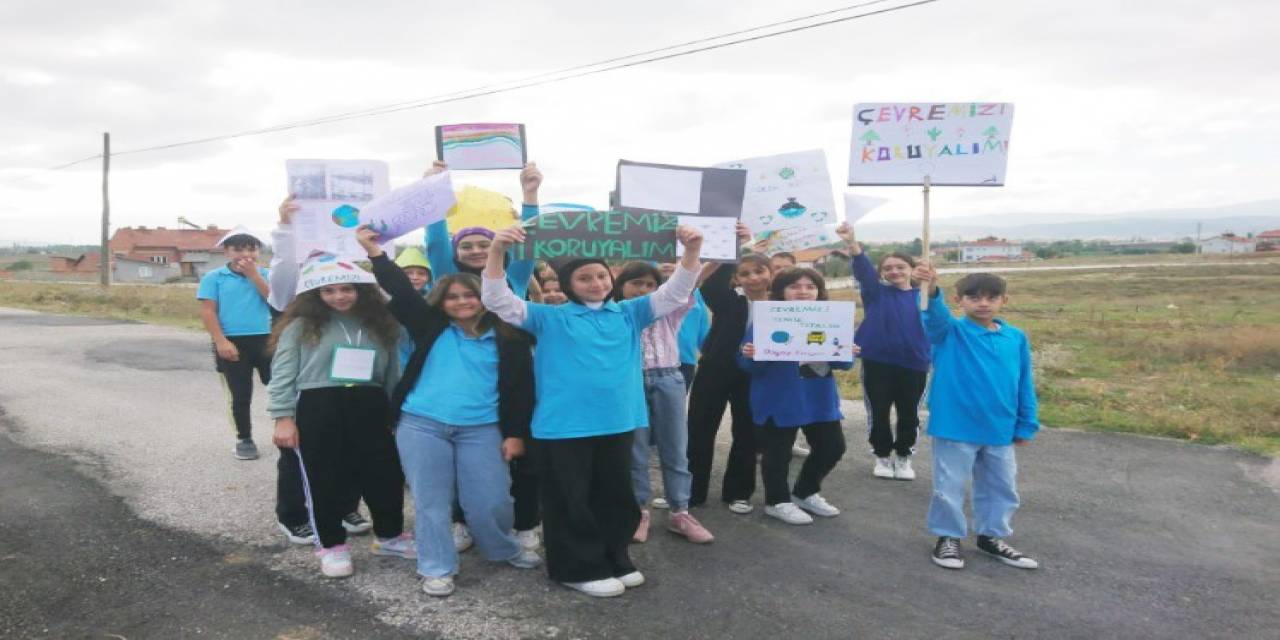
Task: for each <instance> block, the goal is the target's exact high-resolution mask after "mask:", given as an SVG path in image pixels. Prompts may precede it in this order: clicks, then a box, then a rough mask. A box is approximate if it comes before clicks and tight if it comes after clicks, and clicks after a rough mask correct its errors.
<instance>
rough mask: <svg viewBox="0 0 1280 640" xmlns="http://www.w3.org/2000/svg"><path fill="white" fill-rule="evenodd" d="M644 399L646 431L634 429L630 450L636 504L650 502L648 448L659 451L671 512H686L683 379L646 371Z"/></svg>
mask: <svg viewBox="0 0 1280 640" xmlns="http://www.w3.org/2000/svg"><path fill="white" fill-rule="evenodd" d="M644 397H645V401H646V402H647V404H648V405H649V428H648V429H636V435H635V442H634V443H632V446H631V488H632V490H634V491H635V494H636V502H637V503H638V504H640V505H641V507H642V508H643V505H644V504H645V503H647V502H649V496H650V495H651V494H652V491H651V490H650V488H649V446H650V444H653V445H656V446H657V447H658V459H659V460H661V461H662V488H663V490H664V491H665V493H666V497H667V502H668V503H670V505H671V508H672V509H675V510H677V511H683V510H685V509H688V508H689V492H690V490H691V489H692V485H693V474H691V473H689V458H688V453H687V449H688V447H689V429H688V425H687V422H686V420H687V417H686V414H685V406H684V378H682V377H681V375H680V370H679V369H677V368H675V367H671V368H667V369H646V370H645V372H644Z"/></svg>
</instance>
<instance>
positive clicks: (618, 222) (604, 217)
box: [515, 211, 678, 262]
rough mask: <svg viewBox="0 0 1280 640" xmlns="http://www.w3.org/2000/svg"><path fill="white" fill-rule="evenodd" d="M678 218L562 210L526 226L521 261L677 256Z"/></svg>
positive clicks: (520, 247) (518, 247)
mask: <svg viewBox="0 0 1280 640" xmlns="http://www.w3.org/2000/svg"><path fill="white" fill-rule="evenodd" d="M677 222H678V220H677V218H676V216H673V215H671V214H669V213H634V212H627V211H559V212H554V213H544V214H542V215H540V216H538V217H536V218H534V219H532V220H530V221H529V222H527V223H526V224H525V233H526V234H527V239H526V241H525V242H524V244H518V245H516V246H515V258H516V259H517V260H552V259H555V258H564V257H571V258H600V259H602V260H657V261H660V262H661V261H667V262H670V261H674V260H675V258H676V225H677Z"/></svg>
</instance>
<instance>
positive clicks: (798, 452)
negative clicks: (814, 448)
mask: <svg viewBox="0 0 1280 640" xmlns="http://www.w3.org/2000/svg"><path fill="white" fill-rule="evenodd" d="M791 455H793V456H795V457H797V458H808V457H809V447H806V446H804V445H802V444H799V443H796V444H793V445H791Z"/></svg>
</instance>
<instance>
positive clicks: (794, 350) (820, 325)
mask: <svg viewBox="0 0 1280 640" xmlns="http://www.w3.org/2000/svg"><path fill="white" fill-rule="evenodd" d="M853 314H854V303H852V302H829V301H817V300H814V301H800V300H796V301H790V302H775V301H767V302H754V303H752V307H751V322H752V327H753V332H752V337H751V341H752V343H754V344H755V347H756V357H755V359H756V360H759V361H766V360H771V361H772V360H781V361H795V362H852V361H853V329H854V326H853V325H854V322H853Z"/></svg>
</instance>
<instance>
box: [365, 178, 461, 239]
mask: <svg viewBox="0 0 1280 640" xmlns="http://www.w3.org/2000/svg"><path fill="white" fill-rule="evenodd" d="M453 203H454V197H453V183H452V182H451V181H450V180H449V172H448V171H445V172H444V173H437V174H435V175H431V176H427V177H425V178H423V179H421V180H419V181H417V182H414V183H412V184H409V185H406V186H403V187H400V188H399V189H396V190H395V191H392V192H390V193H388V194H386V195H384V196H382V197H379V198H375V199H373V200H372V201H370V202H369V203H368V204H366V205H365V206H364V208H363V209H361V210H360V224H361V225H369V227H370V228H372V229H373V230H374V231H377V232H378V235H379V239H380V240H381V241H383V242H387V241H390V240H394V239H396V238H399V237H400V236H403V235H405V234H407V233H411V232H414V231H417V230H419V229H422V228H423V227H425V226H427V225H429V224H431V223H432V222H435V221H437V220H443V219H444V216H445V212H446V211H448V210H449V208H450V207H452V206H453Z"/></svg>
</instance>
